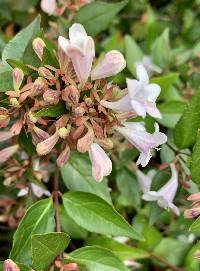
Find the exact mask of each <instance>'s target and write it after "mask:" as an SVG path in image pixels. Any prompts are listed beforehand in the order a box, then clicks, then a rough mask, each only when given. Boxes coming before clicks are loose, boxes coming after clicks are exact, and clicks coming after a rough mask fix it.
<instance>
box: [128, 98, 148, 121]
mask: <svg viewBox="0 0 200 271" xmlns="http://www.w3.org/2000/svg"><path fill="white" fill-rule="evenodd" d="M131 106H132V109H133V110H134V111H135V112H136V113H137V114H138V116H141V117H143V118H145V117H146V107H145V106H144V104H142V103H140V102H138V101H136V100H131Z"/></svg>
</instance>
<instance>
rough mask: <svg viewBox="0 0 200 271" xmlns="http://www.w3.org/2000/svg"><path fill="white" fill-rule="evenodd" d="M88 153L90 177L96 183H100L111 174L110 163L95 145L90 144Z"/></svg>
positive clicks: (101, 150) (103, 152) (102, 151)
mask: <svg viewBox="0 0 200 271" xmlns="http://www.w3.org/2000/svg"><path fill="white" fill-rule="evenodd" d="M88 152H89V156H90V160H91V162H92V176H93V177H94V178H95V180H96V181H97V182H101V181H102V180H103V177H104V176H108V175H109V174H110V173H111V171H112V162H111V160H110V158H109V157H108V156H107V154H106V153H105V151H104V150H103V149H102V148H101V147H100V146H99V145H98V144H97V143H93V144H91V146H90V149H89V151H88Z"/></svg>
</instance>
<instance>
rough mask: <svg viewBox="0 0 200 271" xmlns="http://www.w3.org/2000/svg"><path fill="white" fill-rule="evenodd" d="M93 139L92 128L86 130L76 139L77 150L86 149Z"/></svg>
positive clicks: (82, 150) (83, 150) (84, 150)
mask: <svg viewBox="0 0 200 271" xmlns="http://www.w3.org/2000/svg"><path fill="white" fill-rule="evenodd" d="M93 140H94V132H93V130H92V129H89V130H88V132H87V133H86V134H85V135H84V136H83V137H81V138H80V139H79V140H78V142H77V150H78V151H79V152H82V153H84V152H86V151H88V150H89V149H90V147H91V144H92V142H93Z"/></svg>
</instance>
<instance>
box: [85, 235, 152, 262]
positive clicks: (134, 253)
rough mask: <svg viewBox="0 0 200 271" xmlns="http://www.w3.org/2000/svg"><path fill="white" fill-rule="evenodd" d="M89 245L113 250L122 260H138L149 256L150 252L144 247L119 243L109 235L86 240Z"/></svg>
mask: <svg viewBox="0 0 200 271" xmlns="http://www.w3.org/2000/svg"><path fill="white" fill-rule="evenodd" d="M86 245H87V246H101V247H104V248H107V249H109V250H111V251H112V252H113V253H114V254H115V255H116V256H117V257H118V258H119V259H120V260H122V261H125V260H130V259H134V260H138V259H144V258H147V257H149V253H148V252H147V251H145V250H143V249H140V248H137V247H132V246H128V245H126V244H122V243H119V242H117V241H115V240H113V239H110V238H107V237H104V236H102V237H94V238H90V239H88V240H87V241H86Z"/></svg>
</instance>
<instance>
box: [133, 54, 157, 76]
mask: <svg viewBox="0 0 200 271" xmlns="http://www.w3.org/2000/svg"><path fill="white" fill-rule="evenodd" d="M138 64H142V65H143V66H144V68H145V69H146V71H147V73H148V75H149V76H150V75H152V73H161V72H162V69H161V68H160V67H158V66H157V65H155V64H153V62H152V60H151V57H150V56H148V55H144V56H143V58H142V59H141V61H138V62H137V63H136V65H135V66H137V65H138Z"/></svg>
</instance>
